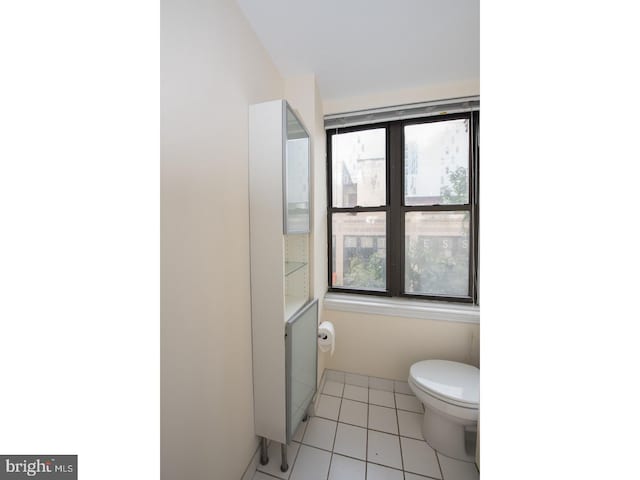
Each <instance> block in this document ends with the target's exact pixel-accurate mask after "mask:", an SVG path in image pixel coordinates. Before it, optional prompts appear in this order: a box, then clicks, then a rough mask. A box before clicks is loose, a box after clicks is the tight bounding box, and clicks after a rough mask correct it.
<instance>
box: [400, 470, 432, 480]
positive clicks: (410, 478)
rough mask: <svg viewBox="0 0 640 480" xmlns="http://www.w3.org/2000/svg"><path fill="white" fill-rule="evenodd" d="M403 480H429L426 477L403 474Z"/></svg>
mask: <svg viewBox="0 0 640 480" xmlns="http://www.w3.org/2000/svg"><path fill="white" fill-rule="evenodd" d="M404 480H430V479H429V478H428V477H423V476H422V475H416V474H415V473H409V472H404Z"/></svg>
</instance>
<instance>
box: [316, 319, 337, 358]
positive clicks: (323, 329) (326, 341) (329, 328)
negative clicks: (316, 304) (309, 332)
mask: <svg viewBox="0 0 640 480" xmlns="http://www.w3.org/2000/svg"><path fill="white" fill-rule="evenodd" d="M318 346H319V347H320V351H321V352H328V351H329V350H331V353H330V355H333V351H334V350H335V348H336V331H335V328H334V327H333V323H331V322H322V323H321V324H320V325H318Z"/></svg>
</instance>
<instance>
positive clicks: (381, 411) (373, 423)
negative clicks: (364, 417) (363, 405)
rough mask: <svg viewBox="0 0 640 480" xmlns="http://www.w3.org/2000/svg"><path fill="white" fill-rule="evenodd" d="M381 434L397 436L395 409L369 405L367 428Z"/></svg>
mask: <svg viewBox="0 0 640 480" xmlns="http://www.w3.org/2000/svg"><path fill="white" fill-rule="evenodd" d="M368 428H371V429H373V430H379V431H381V432H386V433H393V434H394V435H398V419H397V418H396V409H395V408H387V407H379V406H378V405H369V427H368Z"/></svg>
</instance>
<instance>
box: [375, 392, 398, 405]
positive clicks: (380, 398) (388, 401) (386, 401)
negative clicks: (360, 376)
mask: <svg viewBox="0 0 640 480" xmlns="http://www.w3.org/2000/svg"><path fill="white" fill-rule="evenodd" d="M369 403H373V404H374V405H381V406H383V407H391V408H396V402H395V399H394V398H393V392H389V391H387V390H375V389H369Z"/></svg>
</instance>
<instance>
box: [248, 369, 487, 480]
mask: <svg viewBox="0 0 640 480" xmlns="http://www.w3.org/2000/svg"><path fill="white" fill-rule="evenodd" d="M422 412H423V410H422V405H421V404H420V402H419V401H418V399H417V398H416V397H415V396H414V395H413V393H412V392H411V390H410V389H409V385H408V384H407V383H406V382H398V381H393V380H387V379H383V378H374V377H366V376H363V375H355V374H350V373H345V372H336V371H332V370H327V371H326V372H325V383H324V387H323V389H322V392H320V400H319V402H318V409H317V411H316V415H315V416H313V417H309V419H308V420H307V421H306V422H304V423H302V424H301V425H300V428H299V429H298V431H297V432H296V434H295V435H294V437H293V441H292V442H291V445H289V448H288V459H289V470H287V471H286V472H284V473H283V472H281V471H280V445H279V444H277V443H275V442H273V443H272V444H271V445H270V447H269V463H268V464H267V465H264V466H263V465H259V464H258V471H256V473H255V475H254V477H253V480H273V479H274V478H280V479H283V480H365V479H366V480H424V479H441V480H478V479H479V474H478V470H477V469H476V466H475V464H474V463H471V462H462V461H459V460H454V459H452V458H448V457H445V456H444V455H441V454H439V453H436V452H435V450H433V449H432V448H431V447H429V445H428V444H427V443H426V442H425V441H424V440H423V439H422V432H421V425H422Z"/></svg>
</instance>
